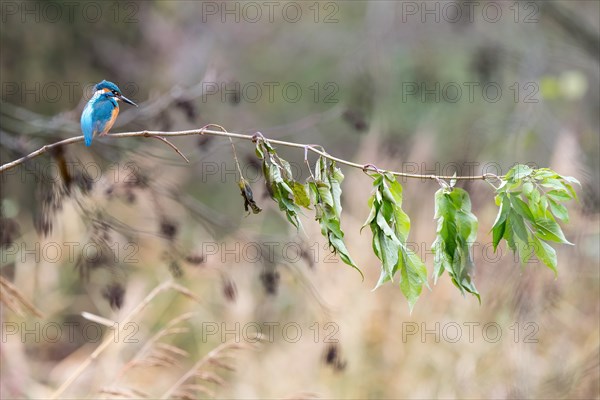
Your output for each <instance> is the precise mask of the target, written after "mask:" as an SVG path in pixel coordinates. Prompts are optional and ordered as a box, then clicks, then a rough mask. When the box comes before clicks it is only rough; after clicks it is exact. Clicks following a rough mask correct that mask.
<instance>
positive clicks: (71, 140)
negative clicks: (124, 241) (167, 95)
mask: <svg viewBox="0 0 600 400" xmlns="http://www.w3.org/2000/svg"><path fill="white" fill-rule="evenodd" d="M207 126H214V127H218V128H219V130H212V129H206V128H201V129H191V130H187V131H176V132H163V131H138V132H123V133H113V134H111V135H109V136H110V137H112V138H115V139H122V138H130V137H162V139H165V140H166V138H167V137H169V136H170V137H176V136H193V135H211V136H222V137H228V138H230V139H239V140H248V141H253V140H255V136H254V135H244V134H241V133H234V132H227V131H225V130H224V129H223V128H222V127H221V126H219V125H214V124H209V125H207ZM265 140H267V141H268V142H269V143H272V144H276V145H280V146H286V147H296V148H300V149H308V150H309V151H312V152H313V153H315V154H318V155H320V156H322V157H325V158H327V159H329V160H332V161H335V162H337V163H340V164H343V165H347V166H349V167H352V168H357V169H360V170H364V169H365V165H368V164H358V163H355V162H351V161H347V160H344V159H341V158H338V157H334V156H332V155H330V154H329V153H326V152H325V151H323V150H318V149H317V148H316V147H315V146H314V145H307V144H303V143H294V142H287V141H283V140H276V139H266V138H265ZM82 141H83V136H76V137H72V138H69V139H65V140H61V141H59V142H56V143H52V144H48V145H46V146H44V147H42V148H40V149H38V150H36V151H34V152H32V153H31V154H29V155H27V156H25V157H21V158H19V159H17V160H15V161H11V162H9V163H6V164H3V165H2V166H0V173H3V172H4V171H8V170H9V169H12V168H15V167H16V166H18V165H20V164H23V163H24V162H26V161H28V160H30V159H32V158H35V157H38V156H40V155H42V154H44V153H46V152H47V151H48V150H51V149H53V148H55V147H59V146H65V145H69V144H73V143H78V142H82ZM378 172H381V173H384V172H385V173H390V174H392V175H395V176H399V177H403V178H413V179H430V180H438V179H448V180H449V179H456V180H463V181H476V180H487V179H488V178H490V177H489V176H488V175H487V174H486V175H470V176H469V175H467V176H439V175H423V174H409V173H406V172H398V171H388V170H384V169H379V170H378ZM499 178H502V177H499Z"/></svg>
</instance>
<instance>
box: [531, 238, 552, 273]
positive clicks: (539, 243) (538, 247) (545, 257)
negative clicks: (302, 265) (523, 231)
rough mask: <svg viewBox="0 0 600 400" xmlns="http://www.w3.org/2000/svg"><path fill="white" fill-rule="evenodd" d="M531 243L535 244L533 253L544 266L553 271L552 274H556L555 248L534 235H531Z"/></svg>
mask: <svg viewBox="0 0 600 400" xmlns="http://www.w3.org/2000/svg"><path fill="white" fill-rule="evenodd" d="M533 243H534V246H535V247H534V249H535V255H536V256H537V258H538V259H539V260H540V261H541V262H543V263H544V264H546V266H547V267H548V268H550V269H551V270H552V271H554V275H556V274H557V271H556V266H557V259H556V250H554V249H553V248H552V246H550V245H549V244H548V243H546V242H544V241H543V240H540V239H538V238H537V237H535V236H534V237H533Z"/></svg>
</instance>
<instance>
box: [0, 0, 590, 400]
mask: <svg viewBox="0 0 600 400" xmlns="http://www.w3.org/2000/svg"><path fill="white" fill-rule="evenodd" d="M599 15H600V3H598V2H596V1H549V2H536V1H487V0H482V1H479V2H475V3H473V2H461V1H426V2H425V1H416V2H408V1H370V2H362V1H351V2H350V1H346V2H333V1H332V2H328V1H326V2H299V1H298V2H235V1H230V2H209V1H207V2H200V1H198V2H196V1H143V2H132V1H125V2H118V3H117V2H91V3H90V2H78V1H75V2H52V1H39V2H33V1H32V2H28V1H2V3H1V14H0V16H1V24H0V32H1V37H0V52H1V54H2V57H1V58H0V74H1V78H0V80H1V84H2V103H1V114H0V157H1V159H2V163H6V162H9V161H12V160H13V159H16V158H18V157H21V156H24V155H26V154H28V153H29V152H31V151H33V150H35V149H37V148H39V147H41V146H43V145H44V144H49V143H52V142H55V141H57V140H59V139H63V138H68V137H71V136H74V135H78V134H80V133H79V122H78V121H79V116H80V113H81V110H82V109H83V106H84V104H85V102H86V101H87V100H88V99H89V97H90V95H91V93H92V87H93V85H94V84H95V83H97V82H99V81H100V80H102V79H107V80H110V81H113V82H115V83H117V84H118V85H119V86H120V87H121V89H122V90H123V94H125V95H126V96H127V97H129V98H131V99H132V100H134V101H135V102H137V103H138V104H139V108H133V107H129V106H128V105H122V107H121V114H120V116H119V119H118V120H117V123H116V125H115V127H114V128H113V130H112V131H113V132H125V131H134V130H136V131H137V130H146V129H147V130H172V131H179V130H186V129H195V128H200V127H202V126H204V125H206V124H209V123H213V124H219V125H222V126H223V127H225V128H226V129H227V130H229V131H231V132H237V133H244V134H253V133H255V132H257V131H260V132H262V133H263V134H264V135H265V136H266V137H268V138H275V139H281V140H288V141H293V142H299V143H314V144H320V145H323V146H324V147H325V148H326V149H327V151H328V152H329V153H331V154H333V155H335V156H338V157H341V158H345V159H348V160H353V161H355V162H357V163H373V164H375V165H377V166H378V167H380V168H388V169H393V170H397V171H404V172H412V173H424V174H432V173H433V174H446V175H452V173H454V172H455V171H456V172H457V173H458V174H459V175H470V174H480V173H484V172H491V173H495V174H498V175H500V174H502V173H505V172H506V171H507V170H508V168H510V167H511V166H512V165H514V163H516V162H519V163H529V164H532V165H538V166H548V167H550V168H552V169H554V170H556V171H558V172H559V173H561V174H563V175H571V176H575V177H577V178H578V179H579V180H580V181H581V182H582V187H581V189H580V190H579V194H580V198H581V201H580V202H579V203H575V202H573V203H572V204H570V205H569V209H570V212H571V220H570V222H569V223H568V224H564V225H563V227H564V230H565V233H566V235H567V237H568V238H569V240H571V241H572V242H573V243H575V246H572V247H571V246H564V245H561V246H559V247H558V259H559V268H558V276H557V277H555V276H554V274H553V273H552V271H550V270H549V269H547V268H545V267H544V266H543V265H542V264H541V263H539V262H537V260H535V259H533V260H532V261H531V262H530V263H529V264H527V265H525V266H521V265H519V263H518V262H515V258H514V257H513V255H512V254H511V253H509V252H507V250H506V248H505V247H501V249H500V250H499V252H500V255H495V254H494V253H493V252H492V250H491V248H490V242H491V236H490V234H489V229H490V228H491V226H492V224H493V221H494V217H495V213H496V211H497V208H496V206H495V205H494V201H493V190H492V188H491V187H490V186H489V185H487V184H486V183H484V182H474V183H468V184H465V183H461V184H460V185H461V186H463V187H465V188H466V189H467V190H468V191H469V193H470V195H471V199H472V201H473V208H474V212H475V214H476V215H477V216H478V218H479V223H480V228H479V235H478V243H477V245H476V246H475V250H474V258H475V263H476V266H477V269H476V275H475V283H476V285H477V287H478V289H479V291H480V293H481V297H482V302H481V305H480V304H479V303H478V302H477V300H476V299H475V298H473V297H463V296H462V295H461V294H460V292H459V291H458V290H457V289H456V288H455V287H453V286H452V284H451V282H450V279H449V278H448V277H447V276H444V277H443V278H442V279H441V280H440V281H439V282H438V283H437V285H435V286H434V285H433V281H432V280H430V284H431V286H432V290H431V291H430V290H427V289H425V290H424V292H423V295H422V296H421V298H420V299H419V301H418V302H417V304H416V306H415V308H414V310H413V312H412V314H411V313H409V308H408V305H407V303H406V301H405V299H404V297H403V296H402V294H401V292H400V290H399V288H398V287H397V284H387V285H384V286H383V287H381V288H379V289H377V290H376V291H371V289H372V288H373V287H374V286H375V283H376V282H377V278H378V276H379V262H378V260H377V259H376V258H375V256H374V255H373V254H372V250H371V243H370V241H371V238H370V232H367V231H363V233H362V234H361V233H360V227H361V224H362V222H363V221H364V219H365V218H366V216H367V213H368V208H367V199H368V196H369V191H370V188H371V180H370V179H369V178H368V177H367V176H366V175H365V174H364V173H363V172H362V171H360V170H356V169H351V168H343V171H344V173H345V175H346V179H345V181H344V183H343V191H344V193H343V198H342V202H343V206H344V212H343V214H342V228H343V229H344V231H345V233H346V242H347V245H348V248H349V251H350V253H351V254H352V255H353V257H354V258H355V260H356V261H357V263H358V264H359V266H360V267H361V269H362V270H363V272H364V274H365V280H364V281H362V280H361V278H360V275H359V274H358V273H356V272H355V271H353V270H352V269H351V268H350V267H348V266H346V265H345V264H343V263H342V262H341V261H339V260H338V259H337V258H336V257H335V256H331V255H330V253H329V252H328V251H327V249H326V246H325V242H324V241H323V238H322V237H321V236H320V229H319V227H318V223H317V222H315V221H314V220H313V217H312V215H311V212H306V216H305V217H303V218H302V221H303V225H304V231H300V232H296V230H295V229H294V228H293V227H292V226H290V225H289V224H288V223H287V221H286V220H285V217H284V216H282V214H281V213H280V212H279V210H278V209H277V205H276V204H274V203H273V202H272V201H271V200H270V199H269V198H268V195H267V193H266V191H265V189H264V184H263V181H262V179H261V177H260V171H259V170H260V168H259V167H258V166H259V164H258V163H257V159H256V156H255V154H254V149H253V146H252V144H251V143H249V142H242V141H236V142H235V146H236V151H237V154H238V157H239V159H240V163H241V166H242V171H243V173H244V175H245V176H246V179H247V180H248V181H249V182H250V183H251V185H252V188H253V190H254V195H255V199H256V201H257V203H258V205H259V206H260V207H261V208H263V211H262V213H260V214H257V215H247V213H246V212H245V211H244V209H243V200H242V198H241V197H240V194H239V188H238V187H237V181H238V179H239V177H238V175H237V172H236V167H235V164H234V162H233V157H232V153H231V145H230V143H229V141H228V140H227V139H225V138H215V137H207V136H204V137H183V138H175V139H173V140H172V141H173V143H174V144H175V145H177V146H178V147H179V148H180V149H181V151H182V152H183V153H184V154H185V155H186V156H187V157H188V158H189V159H190V164H189V165H188V164H186V163H185V162H184V161H183V160H182V159H181V158H180V157H179V156H178V155H177V154H176V153H174V152H173V151H172V150H171V149H170V148H168V147H167V146H165V145H164V144H163V143H161V142H159V141H157V140H151V139H148V138H129V139H120V140H111V139H109V138H101V139H96V140H95V141H94V144H93V146H92V147H90V148H85V147H84V146H83V144H82V143H78V144H74V145H71V146H66V147H64V148H62V150H61V151H58V152H53V153H52V154H46V155H43V156H42V157H40V158H37V159H34V160H31V161H29V162H28V163H26V164H25V165H22V166H20V167H18V168H16V169H14V170H11V171H9V172H7V173H5V174H3V175H2V181H1V189H0V195H1V199H2V225H3V226H2V235H1V236H2V249H1V251H2V257H1V265H0V267H1V276H2V278H3V308H2V316H1V318H2V342H1V343H0V348H1V355H0V357H1V362H2V369H1V375H0V378H1V392H0V395H1V397H2V398H46V397H48V396H50V395H52V394H53V393H55V394H56V390H57V389H58V388H59V387H60V386H61V385H63V384H64V383H65V382H66V381H67V379H68V378H69V376H73V374H74V373H77V375H76V376H77V378H76V379H75V380H74V381H72V382H70V383H69V384H67V385H66V386H65V387H64V389H65V391H64V392H62V393H60V397H72V398H82V397H88V398H101V397H106V398H113V397H114V398H140V397H150V398H154V397H158V396H162V395H164V394H165V393H169V392H168V389H169V388H170V387H175V388H176V391H175V392H171V394H170V395H171V396H178V397H180V398H204V397H216V398H453V397H460V398H582V399H583V398H585V399H587V398H598V397H599V396H600V378H599V374H600V369H599V357H600V353H599V349H600V347H599V334H600V329H599V328H600V327H599V317H598V316H599V315H600V314H599V312H600V310H599V308H600V304H599V300H600V296H599V290H600V288H599V280H598V277H599V270H598V265H599V264H598V262H599V257H600V252H599V251H598V249H599V243H598V242H599V234H600V231H599V214H598V211H599V209H598V206H599V203H600V185H599V172H598V171H599V164H600V161H599V160H600V158H599V152H600V148H599V118H600V117H599V115H600V114H599V113H598V109H599V101H600V96H599V91H598V87H599V79H600V74H599V61H600V53H599V32H600V22H599V19H598V16H599ZM277 149H278V151H279V152H280V155H281V156H282V157H284V158H286V159H288V160H289V161H290V162H291V163H292V166H293V168H294V172H295V173H296V175H297V178H298V179H299V180H302V179H304V178H306V177H307V171H306V168H305V167H304V161H303V157H304V154H303V151H302V150H301V149H289V148H283V147H278V148H277ZM309 161H311V162H314V157H312V156H310V157H309ZM60 165H66V166H67V167H68V176H70V178H71V179H72V180H73V182H74V183H73V184H72V185H71V189H70V190H69V191H65V189H64V185H63V180H62V178H61V175H60V173H59V167H60ZM402 184H403V186H404V194H405V199H404V207H405V210H406V212H407V213H408V215H409V216H410V217H411V220H412V230H411V236H410V241H411V242H414V244H415V246H416V248H417V250H418V252H419V253H420V255H421V257H422V258H423V259H424V260H425V262H426V264H427V267H428V270H429V271H430V272H431V271H432V268H433V267H432V265H433V264H432V255H431V253H430V252H429V251H428V249H429V245H430V243H431V242H432V241H433V239H434V235H435V222H434V220H433V194H434V192H435V191H436V190H437V188H438V187H437V184H436V183H435V182H429V181H420V180H404V181H402ZM90 243H92V244H94V246H89V244H90ZM86 246H87V247H86ZM90 248H91V250H90ZM70 249H72V251H71V250H70ZM98 249H100V250H102V251H101V253H102V254H101V255H99V256H95V255H96V252H97V251H98ZM107 249H111V250H107ZM88 251H91V253H89V252H88ZM90 254H91V255H90ZM170 282H174V283H175V284H177V285H181V287H180V286H174V287H169V288H167V289H165V290H164V291H163V292H161V293H160V294H158V295H157V296H156V297H152V298H147V299H148V301H147V302H144V298H146V296H148V294H149V293H150V292H151V290H152V289H153V288H154V287H156V286H158V285H161V284H163V285H165V284H171V283H170ZM9 288H10V290H9ZM183 288H185V289H183ZM27 301H29V302H30V303H31V306H32V307H33V308H32V307H29V308H28V307H27V306H26V305H24V304H26V302H27ZM140 305H145V308H144V309H143V310H141V311H140V312H134V313H133V314H132V318H131V321H130V322H131V324H129V325H127V326H124V325H125V324H124V323H125V322H127V321H128V320H126V318H127V316H128V314H129V313H130V312H131V311H132V310H133V309H134V308H135V307H139V306H140ZM84 312H86V313H90V314H94V315H96V316H97V317H95V318H94V317H91V316H89V315H88V314H86V315H88V316H87V318H86V317H84V316H82V313H84ZM188 313H192V314H188ZM98 317H102V318H105V319H107V320H108V322H107V321H103V320H100V319H99V318H98ZM177 318H180V319H179V320H177ZM173 319H176V320H175V321H174V322H173V323H172V324H171V325H169V323H170V321H173ZM110 321H113V322H117V323H118V322H121V325H120V326H119V327H120V328H123V330H122V331H120V332H119V335H117V334H115V332H113V331H112V330H111V328H109V327H106V326H105V325H106V324H107V323H108V324H110V323H111V322H110ZM103 323H104V325H103ZM257 329H258V330H260V331H261V332H262V333H263V335H265V337H263V339H264V340H263V342H262V343H261V344H259V345H252V346H249V347H248V348H246V346H245V345H243V344H244V343H246V342H248V340H251V339H252V338H253V337H254V336H253V333H252V332H254V331H256V330H257ZM28 332H29V333H28ZM157 334H158V335H159V336H158V337H156V336H155V337H154V338H153V335H157ZM102 338H109V342H110V343H109V345H108V346H107V347H106V348H105V349H103V350H102V352H100V353H99V354H98V356H97V357H96V356H95V355H94V356H93V358H92V356H91V355H92V353H93V352H94V350H96V349H98V347H99V346H100V345H101V340H102ZM111 338H113V339H114V340H112V341H111ZM231 342H233V343H236V342H239V343H238V344H239V345H240V347H243V348H240V349H229V348H226V349H224V351H223V353H221V352H220V350H221V348H220V347H219V346H222V345H223V344H224V343H231ZM227 346H229V345H227ZM215 350H217V352H216V353H210V352H211V351H215ZM209 353H210V354H213V355H214V354H216V356H215V357H216V358H213V357H212V356H211V357H208V358H207V354H209ZM225 354H227V355H229V356H231V358H225V357H222V356H224V355H225ZM215 360H217V361H215ZM199 361H204V364H202V365H200V366H199V369H198V370H196V369H194V368H195V364H196V363H197V362H199ZM196 367H198V366H197V365H196ZM78 369H80V370H79V372H81V373H79V372H78ZM190 371H191V372H190ZM188 372H190V374H191V375H190V379H188V380H186V381H184V382H183V384H182V385H183V386H182V385H179V386H177V385H176V382H177V381H178V379H180V378H181V377H182V376H184V374H186V373H188ZM194 372H197V373H195V374H194ZM186 385H187V386H186ZM186 396H187V397H186Z"/></svg>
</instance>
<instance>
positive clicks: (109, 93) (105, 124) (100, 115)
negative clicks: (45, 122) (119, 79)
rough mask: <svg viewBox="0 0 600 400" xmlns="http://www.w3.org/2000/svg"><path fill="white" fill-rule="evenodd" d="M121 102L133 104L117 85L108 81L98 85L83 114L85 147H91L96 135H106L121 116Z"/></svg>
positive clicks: (82, 125) (82, 126)
mask: <svg viewBox="0 0 600 400" xmlns="http://www.w3.org/2000/svg"><path fill="white" fill-rule="evenodd" d="M119 100H123V101H124V102H125V103H129V104H132V105H134V106H136V107H137V104H135V103H134V102H133V101H131V100H129V99H128V98H127V97H125V96H123V95H122V94H121V90H120V89H119V87H118V86H117V85H115V84H114V83H112V82H108V81H106V80H104V81H102V82H100V83H98V84H97V85H96V87H95V92H94V95H93V96H92V98H91V99H90V100H89V101H88V103H87V104H86V105H85V108H84V109H83V113H82V114H81V130H82V132H83V137H84V139H85V145H86V146H90V145H91V144H92V139H93V138H94V136H95V135H97V134H98V135H106V134H107V133H108V131H109V130H110V128H112V126H113V124H114V123H115V120H116V119H117V115H119V102H118V101H119Z"/></svg>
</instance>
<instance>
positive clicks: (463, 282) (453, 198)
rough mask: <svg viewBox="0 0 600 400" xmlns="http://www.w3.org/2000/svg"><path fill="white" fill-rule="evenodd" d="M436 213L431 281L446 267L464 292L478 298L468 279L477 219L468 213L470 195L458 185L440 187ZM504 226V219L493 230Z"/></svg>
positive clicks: (469, 277) (472, 266)
mask: <svg viewBox="0 0 600 400" xmlns="http://www.w3.org/2000/svg"><path fill="white" fill-rule="evenodd" d="M435 216H436V218H437V236H436V239H435V241H434V243H433V244H432V249H433V252H434V254H435V258H434V267H435V269H434V281H437V277H439V276H440V275H441V274H442V272H443V271H444V270H446V271H448V274H449V275H450V278H451V280H452V283H453V284H454V285H455V286H456V287H457V288H458V289H459V290H460V291H461V293H462V294H463V295H464V293H465V292H468V293H472V294H473V295H475V296H476V297H477V299H478V300H479V301H481V299H480V297H479V293H478V292H477V289H476V288H475V285H474V284H473V282H472V278H471V276H472V273H473V271H474V268H475V266H474V264H473V260H472V258H471V248H472V245H473V242H474V241H475V238H476V237H477V218H476V217H475V215H473V214H472V213H471V200H470V199H469V194H468V193H467V192H466V191H465V190H463V189H460V188H454V189H453V190H451V191H448V190H447V189H439V190H438V191H437V192H436V194H435ZM500 218H504V219H505V217H500ZM504 227H505V222H502V223H500V224H497V226H496V227H495V228H494V232H498V231H499V230H500V229H503V228H504ZM502 233H503V232H502ZM500 237H501V236H500ZM499 240H500V239H498V241H499Z"/></svg>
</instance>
